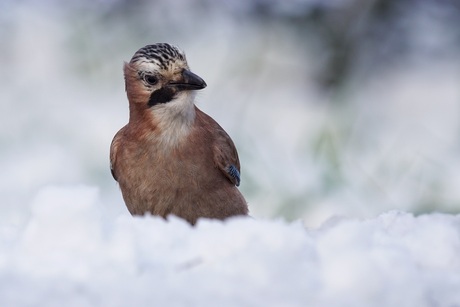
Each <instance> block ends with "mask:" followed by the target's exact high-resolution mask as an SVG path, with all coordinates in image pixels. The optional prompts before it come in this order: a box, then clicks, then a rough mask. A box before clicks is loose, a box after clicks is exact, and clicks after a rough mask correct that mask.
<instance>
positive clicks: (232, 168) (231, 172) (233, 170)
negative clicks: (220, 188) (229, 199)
mask: <svg viewBox="0 0 460 307" xmlns="http://www.w3.org/2000/svg"><path fill="white" fill-rule="evenodd" d="M227 173H228V174H229V175H230V176H231V177H232V178H234V179H235V182H236V183H235V184H236V186H239V185H240V181H241V179H240V172H239V171H238V169H237V168H236V166H235V165H233V164H232V165H230V166H229V167H228V169H227Z"/></svg>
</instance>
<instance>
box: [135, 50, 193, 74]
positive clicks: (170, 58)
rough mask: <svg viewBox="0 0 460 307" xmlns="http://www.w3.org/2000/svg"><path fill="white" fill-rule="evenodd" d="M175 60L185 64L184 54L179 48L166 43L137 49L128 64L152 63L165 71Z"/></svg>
mask: <svg viewBox="0 0 460 307" xmlns="http://www.w3.org/2000/svg"><path fill="white" fill-rule="evenodd" d="M177 60H181V61H183V62H185V63H186V62H187V60H186V58H185V54H184V53H183V52H182V51H181V50H180V49H179V48H177V47H176V46H173V45H170V44H167V43H157V44H153V45H147V46H145V47H142V48H141V49H139V50H138V51H137V52H136V53H135V54H134V55H133V57H132V58H131V61H130V64H133V63H138V64H140V63H153V64H156V65H158V66H159V67H161V68H162V69H165V70H166V69H167V68H168V67H169V66H170V65H171V64H173V63H174V62H175V61H177Z"/></svg>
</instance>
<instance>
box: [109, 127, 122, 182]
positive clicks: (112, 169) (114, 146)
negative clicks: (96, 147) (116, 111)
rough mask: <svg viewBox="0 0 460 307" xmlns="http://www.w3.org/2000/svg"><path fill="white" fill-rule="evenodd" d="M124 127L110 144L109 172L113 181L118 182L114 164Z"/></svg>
mask: <svg viewBox="0 0 460 307" xmlns="http://www.w3.org/2000/svg"><path fill="white" fill-rule="evenodd" d="M124 129H125V128H124V127H123V128H122V129H121V130H120V131H118V132H117V134H115V136H114V137H113V140H112V144H111V145H110V172H111V173H112V176H113V179H115V181H118V178H117V174H116V171H115V169H116V162H117V154H118V150H119V149H120V145H121V143H122V140H121V139H122V135H123V131H124Z"/></svg>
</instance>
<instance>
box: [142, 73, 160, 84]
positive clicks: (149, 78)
mask: <svg viewBox="0 0 460 307" xmlns="http://www.w3.org/2000/svg"><path fill="white" fill-rule="evenodd" d="M144 80H145V82H147V83H148V84H150V85H155V84H156V83H157V82H158V79H157V77H155V76H154V75H145V76H144Z"/></svg>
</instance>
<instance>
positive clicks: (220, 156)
mask: <svg viewBox="0 0 460 307" xmlns="http://www.w3.org/2000/svg"><path fill="white" fill-rule="evenodd" d="M214 123H215V130H214V131H215V139H214V143H213V148H212V149H213V154H214V164H215V165H216V166H217V168H218V169H220V170H221V172H222V173H223V174H224V175H225V177H227V178H228V180H230V182H231V183H233V184H234V185H236V186H239V185H240V180H241V179H240V160H239V158H238V152H237V151H236V147H235V144H234V143H233V141H232V139H231V138H230V136H228V134H227V133H226V132H225V130H224V129H223V128H222V127H221V126H219V124H217V123H216V122H214Z"/></svg>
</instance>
